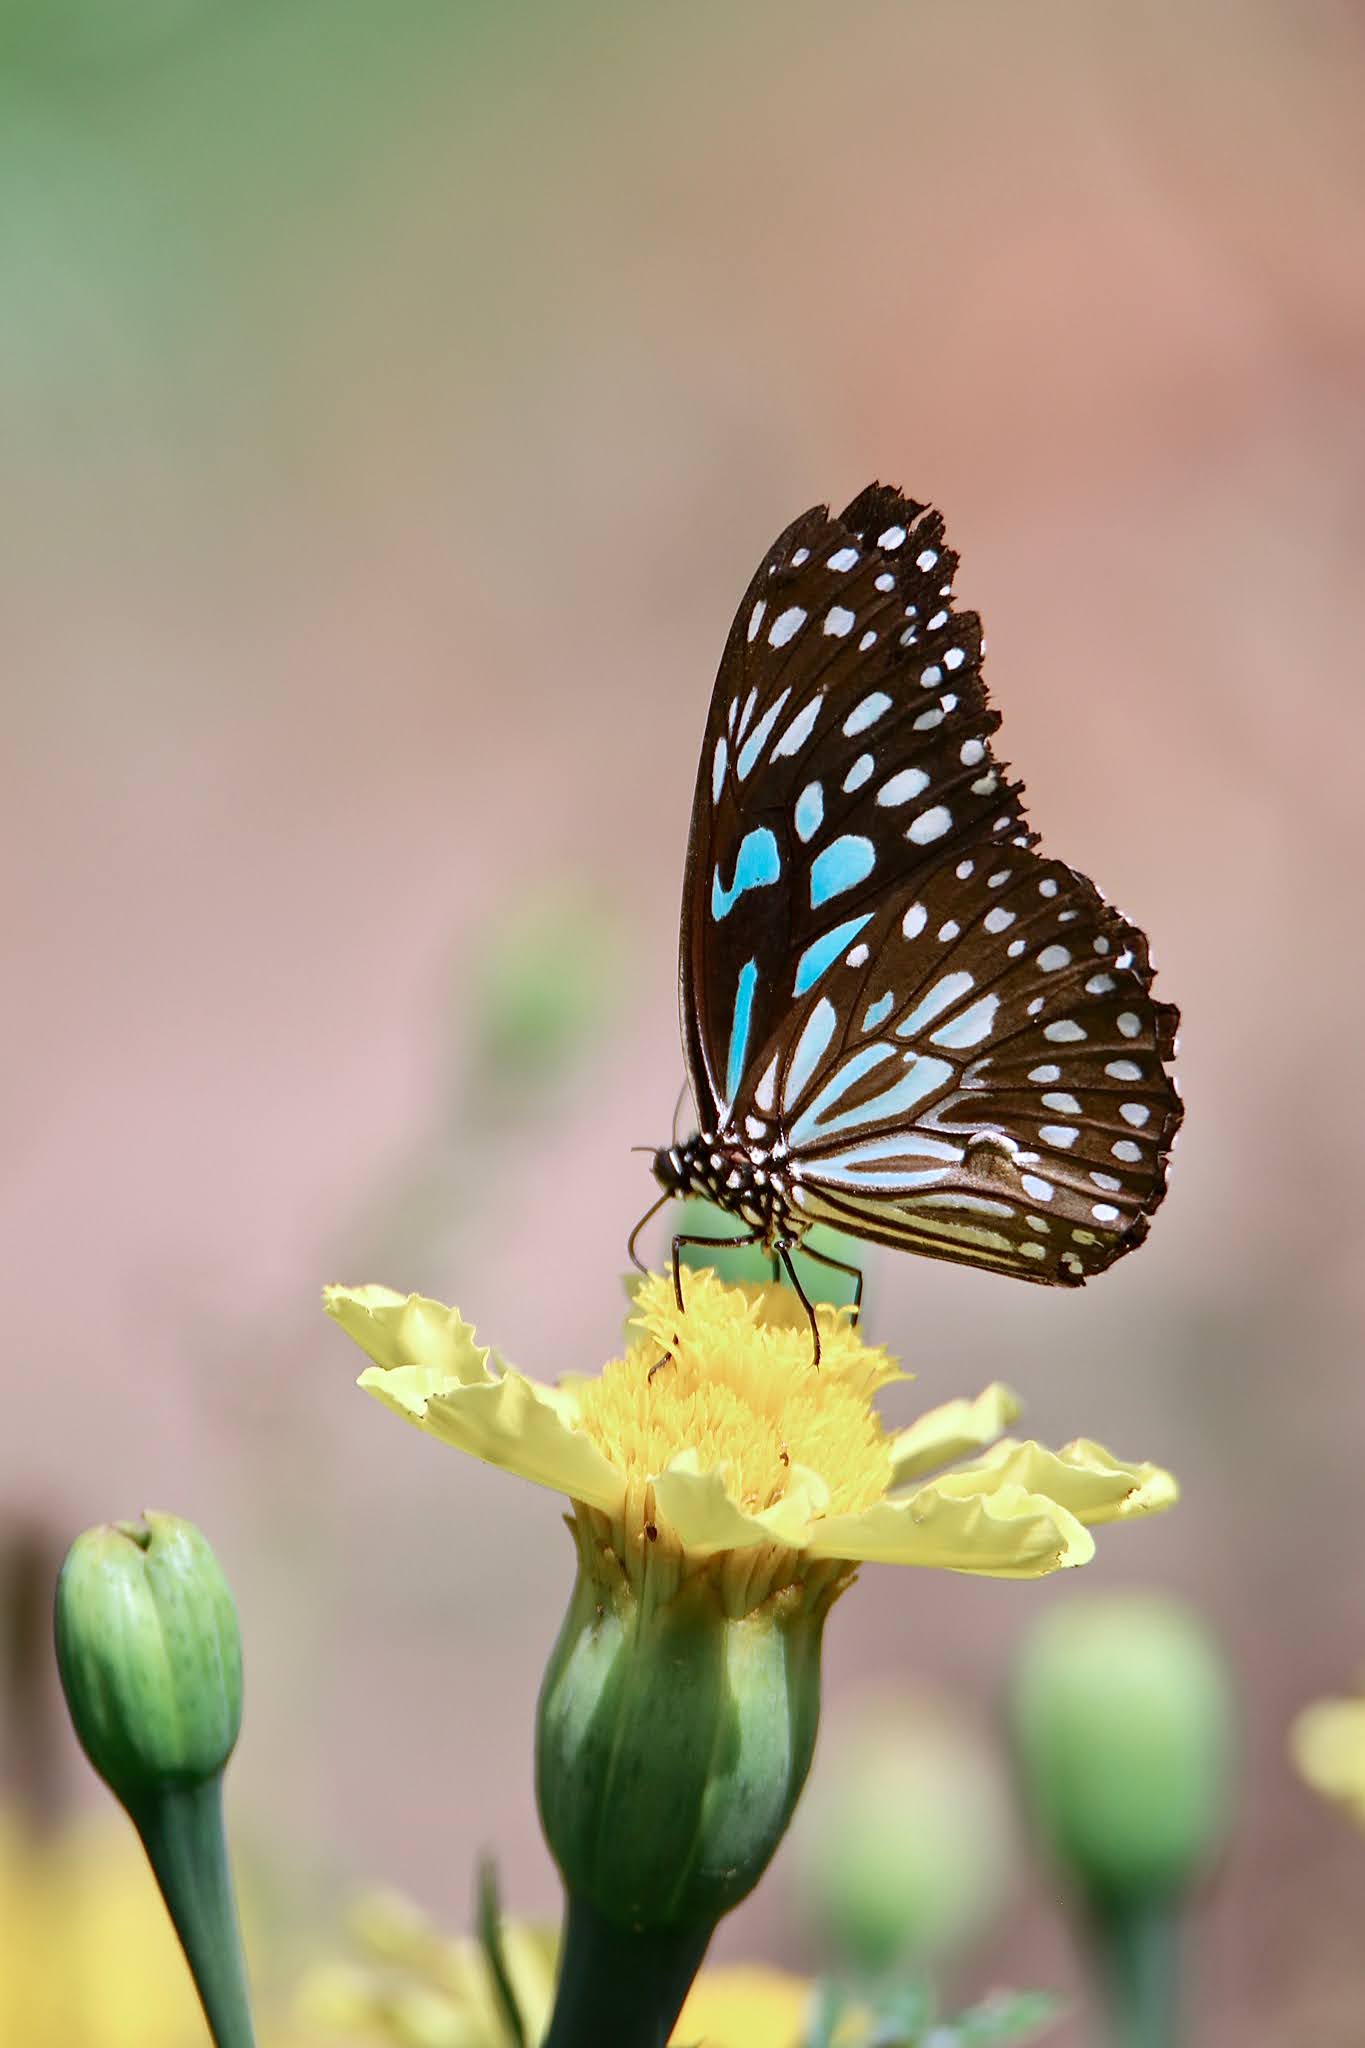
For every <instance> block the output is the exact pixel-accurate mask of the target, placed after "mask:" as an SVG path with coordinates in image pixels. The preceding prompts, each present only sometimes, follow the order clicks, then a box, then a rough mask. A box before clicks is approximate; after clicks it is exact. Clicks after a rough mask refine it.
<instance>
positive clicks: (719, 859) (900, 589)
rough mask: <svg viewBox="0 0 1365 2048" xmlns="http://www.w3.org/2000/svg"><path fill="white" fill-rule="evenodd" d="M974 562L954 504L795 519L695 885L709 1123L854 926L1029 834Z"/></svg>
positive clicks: (706, 764)
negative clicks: (959, 608)
mask: <svg viewBox="0 0 1365 2048" xmlns="http://www.w3.org/2000/svg"><path fill="white" fill-rule="evenodd" d="M956 565H957V557H956V556H955V555H954V554H953V553H952V551H951V550H950V549H949V548H948V547H947V546H946V544H945V542H944V538H943V522H942V519H941V518H940V516H939V514H938V513H937V512H934V511H931V510H930V509H929V508H928V507H926V506H923V505H919V504H916V503H914V502H913V501H912V500H909V499H905V498H902V497H901V496H900V494H899V493H898V492H895V491H892V490H887V489H884V488H883V487H881V486H877V485H874V486H873V487H872V488H871V489H870V490H867V491H864V492H863V493H862V495H861V496H860V497H858V498H856V499H855V500H854V501H853V503H852V504H851V505H850V506H849V507H848V509H847V511H846V512H845V513H844V514H843V517H842V518H840V519H835V518H832V517H831V516H830V514H829V513H828V511H826V510H825V509H824V508H823V507H817V508H815V509H814V510H813V511H810V512H807V513H806V514H804V515H803V517H801V518H800V519H797V520H795V521H794V522H793V524H792V525H791V526H789V527H788V528H787V530H786V532H785V533H784V534H782V535H781V536H780V538H779V539H778V540H777V541H776V542H775V544H774V545H773V547H772V548H771V549H770V550H769V553H768V555H767V557H766V558H765V560H764V561H763V562H762V563H761V564H760V567H759V570H758V573H757V574H756V575H755V577H754V579H753V581H752V583H751V584H750V586H749V589H748V591H747V592H746V594H745V597H744V600H743V602H742V603H741V605H740V608H739V611H738V613H737V614H736V617H735V622H734V625H733V626H732V627H731V630H730V636H729V639H728V641H727V642H726V646H725V651H724V654H723V655H722V658H721V664H720V670H719V673H718V675H717V678H716V686H715V690H714V693H713V695H712V699H711V710H710V715H709V717H708V720H707V728H706V736H705V740H704V742H703V746H702V756H701V763H700V767H699V770H698V777H697V789H696V796H695V799H694V804H693V812H692V830H691V838H690V841H689V845H688V857H687V870H686V879H685V882H684V889H683V916H682V944H681V974H680V981H681V998H682V1023H683V1040H684V1046H685V1049H686V1053H687V1061H688V1069H689V1073H690V1077H691V1080H692V1084H693V1093H694V1096H695V1098H696V1102H697V1108H698V1113H699V1115H700V1116H701V1119H702V1123H703V1125H704V1126H708V1127H711V1128H714V1127H715V1126H716V1124H717V1123H719V1122H721V1121H723V1118H724V1112H725V1110H726V1109H727V1108H728V1107H729V1106H730V1104H731V1103H732V1102H733V1100H734V1097H735V1093H736V1089H737V1086H738V1080H739V1077H740V1075H741V1074H742V1072H743V1070H744V1068H745V1066H746V1064H747V1061H748V1057H749V1055H750V1053H751V1051H752V1049H753V1048H754V1047H756V1046H757V1045H758V1044H760V1043H762V1042H763V1040H764V1039H765V1038H767V1037H768V1036H769V1035H771V1033H772V1032H773V1031H774V1030H776V1029H777V1028H778V1027H779V1025H780V1024H781V1021H782V1019H783V1017H784V1016H785V1015H786V1013H787V1012H788V1011H789V1010H790V1007H791V1003H792V999H793V995H794V994H795V995H799V994H801V993H802V989H801V987H800V986H796V987H794V986H793V984H794V982H795V983H797V984H799V983H800V982H801V980H802V976H803V974H804V975H813V974H814V972H815V970H816V967H817V965H818V960H819V956H820V953H821V951H822V949H824V948H827V947H832V946H834V945H835V938H834V935H835V934H836V933H842V932H843V931H844V930H846V929H848V930H852V928H853V927H854V925H856V924H858V922H859V920H862V921H864V922H865V921H866V920H867V918H868V917H869V916H870V915H872V914H873V913H874V912H875V910H876V908H877V906H878V905H879V904H880V903H882V902H883V901H884V900H885V899H886V897H887V895H888V892H889V891H895V890H896V889H898V888H899V887H901V886H902V885H903V884H904V883H905V881H906V879H907V877H908V876H910V875H912V874H913V873H914V872H915V871H916V869H917V868H918V867H919V866H920V864H921V863H922V862H923V861H925V860H929V861H936V860H939V859H943V858H946V857H947V856H948V855H949V854H950V853H952V852H953V851H954V849H956V848H958V847H963V846H966V845H968V844H971V843H975V842H976V841H978V840H979V839H980V838H981V837H982V836H983V835H996V836H1002V837H1008V836H1011V835H1013V834H1017V833H1025V835H1026V836H1027V834H1026V828H1025V827H1024V825H1023V821H1022V816H1021V813H1020V810H1019V804H1018V791H1017V789H1016V788H1013V787H1011V786H1010V785H1009V784H1007V783H1006V782H1005V781H1004V779H1003V776H1002V773H1001V771H1000V768H999V766H998V764H996V763H994V762H992V761H991V760H990V759H989V746H988V742H989V739H990V735H991V733H992V732H993V731H994V730H995V728H996V726H997V725H998V724H999V714H998V713H997V712H995V711H994V710H992V709H991V708H990V706H989V704H988V702H987V699H986V693H985V689H984V687H983V685H982V682H981V677H980V653H981V627H980V621H979V620H978V618H977V617H976V615H975V613H973V612H965V613H954V612H953V610H952V605H951V595H950V593H951V583H952V576H953V571H954V569H955V568H956ZM812 948H814V949H815V951H814V952H812ZM830 957H833V954H832V953H831V956H830ZM803 962H804V967H803V966H802V963H803ZM788 963H790V965H789V964H788Z"/></svg>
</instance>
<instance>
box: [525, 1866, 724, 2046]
mask: <svg viewBox="0 0 1365 2048" xmlns="http://www.w3.org/2000/svg"><path fill="white" fill-rule="evenodd" d="M711 1934H712V1929H711V1927H710V1926H706V1927H656V1928H650V1929H647V1930H646V1931H644V1932H642V1933H636V1932H633V1931H632V1930H631V1929H630V1928H626V1927H617V1926H614V1925H613V1924H612V1922H611V1921H609V1920H605V1919H604V1918H603V1917H602V1915H601V1914H600V1913H599V1912H598V1911H597V1909H596V1907H594V1906H591V1905H589V1904H588V1903H587V1901H586V1900H583V1899H578V1898H571V1899H570V1900H569V1909H568V1914H567V1916H566V1919H565V1925H564V1947H563V1951H562V1954H561V1959H560V1966H559V1984H558V1988H557V1990H556V1992H555V2009H554V2014H553V2017H552V2018H551V2021H550V2031H549V2033H548V2034H547V2035H546V2037H545V2043H544V2048H605V2044H606V2043H608V2042H609V2043H610V2044H611V2048H667V2042H668V2038H669V2035H670V2034H671V2033H672V2031H673V2024H674V2021H675V2020H676V2019H677V2017H678V2014H679V2013H680V2012H681V2011H682V2006H683V2000H684V1999H685V1998H686V1996H687V1993H688V1988H689V1986H690V1985H691V1982H692V1979H693V1978H694V1977H695V1976H696V1974H697V1971H698V1969H699V1968H700V1967H701V1959H702V1957H703V1956H704V1955H705V1953H706V1946H707V1943H708V1942H709V1941H710V1939H711Z"/></svg>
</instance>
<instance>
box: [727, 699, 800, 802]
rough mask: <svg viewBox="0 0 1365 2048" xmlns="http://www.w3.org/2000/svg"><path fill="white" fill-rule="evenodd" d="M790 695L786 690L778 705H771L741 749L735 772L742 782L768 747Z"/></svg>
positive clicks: (777, 702) (778, 700)
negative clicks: (771, 734)
mask: <svg viewBox="0 0 1365 2048" xmlns="http://www.w3.org/2000/svg"><path fill="white" fill-rule="evenodd" d="M790 695H791V691H790V689H786V690H784V691H783V692H782V695H781V696H780V697H779V698H778V699H777V701H776V703H774V704H770V705H769V706H768V708H767V710H766V711H765V712H764V714H763V716H762V718H760V719H759V721H758V724H757V725H756V726H755V727H754V729H753V731H752V732H751V733H750V734H749V737H748V739H747V740H745V742H744V745H743V746H742V747H741V748H740V750H739V759H738V760H737V761H736V763H735V772H736V774H737V775H738V776H739V779H740V781H741V782H743V780H744V778H745V776H746V775H747V774H748V773H749V770H750V769H751V768H752V767H753V765H754V762H755V761H756V760H757V759H758V757H759V755H760V754H761V753H762V752H763V749H764V747H765V746H766V745H767V741H768V734H769V733H770V732H771V731H772V729H773V727H774V726H775V725H776V724H777V721H778V719H779V718H780V717H781V715H782V706H783V705H784V704H785V703H786V701H787V699H788V697H790Z"/></svg>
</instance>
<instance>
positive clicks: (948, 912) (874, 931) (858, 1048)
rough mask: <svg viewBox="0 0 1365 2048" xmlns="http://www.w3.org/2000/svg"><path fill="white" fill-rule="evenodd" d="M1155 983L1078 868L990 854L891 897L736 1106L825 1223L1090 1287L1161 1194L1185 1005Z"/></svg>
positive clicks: (797, 1196)
mask: <svg viewBox="0 0 1365 2048" xmlns="http://www.w3.org/2000/svg"><path fill="white" fill-rule="evenodd" d="M1150 986H1151V968H1150V964H1149V961H1148V957H1147V950H1146V944H1145V941H1144V940H1143V937H1142V934H1141V933H1140V932H1139V931H1137V930H1136V928H1135V927H1134V926H1132V925H1130V924H1128V923H1126V922H1125V921H1124V919H1123V918H1122V917H1120V916H1119V914H1118V913H1117V912H1116V911H1114V910H1113V909H1111V908H1110V906H1109V905H1108V904H1106V903H1105V902H1104V901H1103V899H1102V898H1101V897H1100V895H1099V894H1098V892H1097V891H1096V889H1095V888H1094V887H1093V885H1092V884H1091V883H1090V882H1089V881H1087V880H1086V878H1085V877H1084V876H1083V875H1079V874H1077V873H1076V872H1075V871H1074V870H1073V869H1071V868H1067V867H1064V866H1063V865H1062V864H1061V863H1060V862H1058V861H1051V860H1046V859H1043V858H1041V857H1040V856H1039V855H1038V854H1037V853H1035V852H1034V851H1032V850H1031V849H1030V848H1028V847H1016V846H1012V845H1006V846H1004V847H997V846H989V847H987V848H986V849H985V850H984V852H983V853H982V854H981V855H979V856H964V857H963V858H962V859H961V860H959V861H958V862H956V863H953V864H951V865H940V866H938V867H937V868H934V869H931V870H929V871H927V872H925V873H923V874H921V875H920V876H919V877H917V883H916V890H915V894H914V896H913V898H912V900H911V901H910V902H909V903H906V902H905V901H904V898H900V899H898V900H897V902H896V903H895V904H894V905H884V906H883V907H882V909H881V910H880V911H879V912H878V913H877V915H876V917H875V918H874V920H873V922H872V924H871V925H870V926H869V927H868V930H867V934H866V936H865V937H864V938H863V939H861V940H860V941H858V942H856V943H855V944H854V945H853V946H851V947H847V948H845V949H843V950H842V951H841V953H840V955H839V957H838V958H837V959H836V960H835V961H834V962H832V963H831V965H830V967H829V968H828V969H827V971H826V973H825V974H824V975H822V977H821V978H820V981H819V982H818V984H817V985H816V986H815V987H813V988H812V989H811V990H810V991H809V992H808V993H807V995H806V996H805V997H804V999H803V1000H802V1001H801V1002H800V1003H799V1004H798V1005H796V1006H795V1007H794V1009H793V1011H792V1013H791V1015H790V1017H789V1019H788V1022H787V1024H786V1026H785V1027H784V1028H783V1029H781V1030H779V1031H778V1032H777V1033H775V1034H774V1036H773V1039H772V1040H771V1041H770V1043H769V1044H768V1045H766V1046H764V1047H762V1048H760V1054H759V1057H760V1061H763V1062H764V1063H763V1064H760V1065H758V1066H756V1067H755V1068H754V1069H753V1070H751V1074H750V1075H746V1077H745V1081H744V1083H743V1085H742V1086H741V1089H740V1091H739V1096H738V1099H737V1101H736V1104H735V1112H736V1115H737V1116H738V1117H741V1118H742V1117H748V1118H751V1119H753V1121H754V1123H755V1124H762V1125H764V1126H768V1125H771V1126H774V1127H775V1128H776V1130H777V1131H779V1132H780V1133H781V1137H782V1139H783V1141H784V1142H785V1144H786V1146H787V1148H788V1150H787V1157H786V1160H785V1162H784V1168H785V1172H786V1174H787V1176H788V1178H789V1181H790V1184H791V1188H792V1198H793V1200H794V1202H795V1204H796V1206H797V1207H798V1208H799V1209H801V1210H802V1211H803V1213H804V1214H805V1215H807V1216H808V1217H809V1218H810V1219H811V1220H812V1221H816V1220H819V1221H824V1222H830V1223H836V1224H838V1225H839V1226H840V1227H841V1228H843V1229H845V1230H848V1231H851V1232H853V1233H854V1234H855V1235H857V1236H860V1237H866V1238H871V1239H873V1240H875V1241H876V1242H879V1243H884V1244H893V1245H900V1246H904V1247H905V1248H907V1249H909V1250H914V1251H919V1252H924V1253H927V1254H929V1255H930V1256H934V1257H942V1258H953V1259H962V1260H967V1261H969V1262H971V1263H973V1264H978V1265H984V1266H990V1267H993V1268H995V1269H996V1270H999V1271H1002V1272H1010V1273H1015V1274H1017V1275H1018V1276H1019V1277H1021V1278H1024V1279H1031V1280H1041V1281H1048V1282H1052V1283H1054V1284H1058V1283H1059V1284H1062V1285H1067V1284H1076V1283H1079V1282H1081V1281H1084V1280H1085V1279H1087V1278H1089V1277H1090V1276H1091V1275H1092V1274H1094V1273H1098V1272H1101V1271H1103V1269H1104V1268H1105V1267H1106V1266H1108V1265H1110V1264H1111V1263H1112V1262H1113V1261H1114V1259H1116V1258H1118V1257H1119V1256H1120V1254H1121V1253H1122V1252H1125V1251H1128V1250H1130V1249H1131V1248H1132V1247H1133V1246H1134V1245H1135V1244H1138V1243H1140V1242H1141V1240H1142V1238H1143V1237H1144V1236H1145V1235H1146V1230H1147V1218H1148V1216H1149V1215H1150V1213H1151V1211H1152V1210H1153V1209H1154V1208H1155V1207H1156V1204H1157V1203H1158V1202H1159V1201H1160V1199H1161V1195H1162V1192H1163V1191H1164V1184H1165V1163H1166V1157H1167V1154H1168V1152H1169V1150H1170V1146H1171V1142H1172V1140H1173V1138H1174V1136H1175V1132H1176V1130H1177V1128H1178V1126H1179V1123H1180V1117H1181V1108H1180V1102H1179V1098H1178V1097H1177V1096H1176V1094H1175V1092H1174V1090H1173V1088H1172V1085H1171V1082H1170V1080H1169V1078H1168V1076H1167V1074H1166V1072H1165V1066H1164V1062H1165V1061H1166V1060H1168V1059H1169V1058H1170V1057H1171V1056H1172V1053H1173V1049H1174V1034H1175V1026H1176V1013H1175V1012H1174V1010H1173V1009H1171V1008H1170V1006H1169V1005H1167V1004H1162V1003H1156V1002H1154V1001H1153V1000H1152V998H1151V996H1150V992H1149V991H1150Z"/></svg>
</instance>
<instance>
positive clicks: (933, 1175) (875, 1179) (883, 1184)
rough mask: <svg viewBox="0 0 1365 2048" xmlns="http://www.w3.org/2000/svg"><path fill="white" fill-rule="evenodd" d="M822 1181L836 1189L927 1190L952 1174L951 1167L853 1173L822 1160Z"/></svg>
mask: <svg viewBox="0 0 1365 2048" xmlns="http://www.w3.org/2000/svg"><path fill="white" fill-rule="evenodd" d="M812 1171H814V1172H818V1173H819V1176H820V1178H821V1180H827V1181H831V1182H833V1184H834V1185H835V1186H836V1187H850V1188H927V1187H932V1186H933V1184H934V1182H935V1181H936V1180H946V1179H947V1178H948V1175H949V1174H950V1173H951V1172H952V1168H951V1167H950V1166H924V1167H917V1168H916V1169H915V1170H914V1172H912V1173H852V1172H845V1171H844V1169H843V1168H842V1167H838V1166H831V1165H830V1164H829V1163H828V1161H827V1160H824V1159H822V1160H821V1161H820V1164H819V1166H818V1168H813V1169H812Z"/></svg>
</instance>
